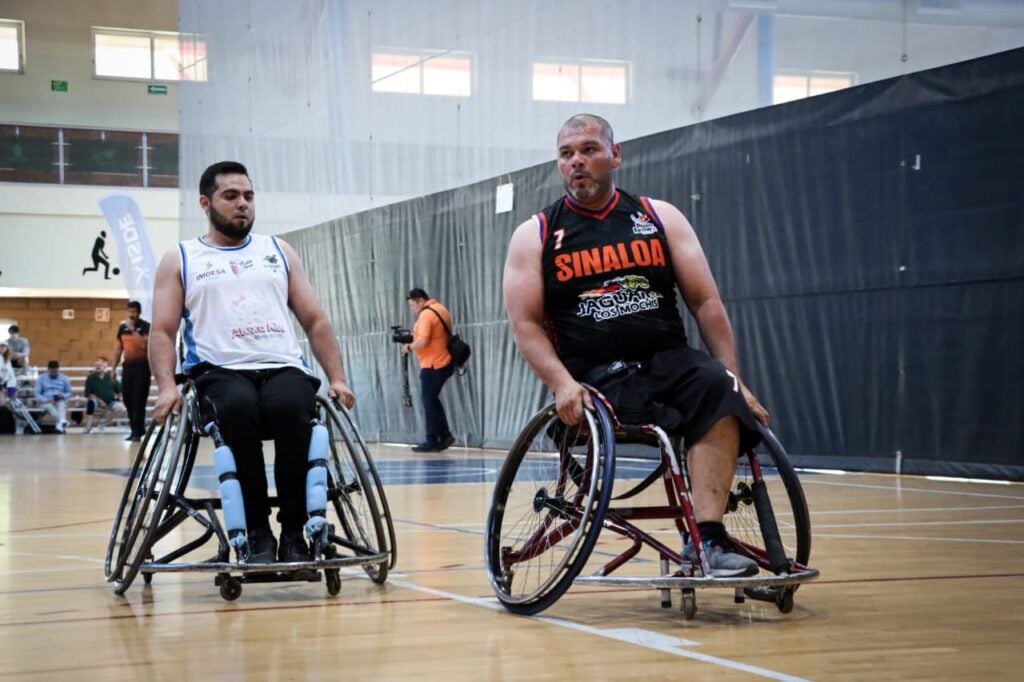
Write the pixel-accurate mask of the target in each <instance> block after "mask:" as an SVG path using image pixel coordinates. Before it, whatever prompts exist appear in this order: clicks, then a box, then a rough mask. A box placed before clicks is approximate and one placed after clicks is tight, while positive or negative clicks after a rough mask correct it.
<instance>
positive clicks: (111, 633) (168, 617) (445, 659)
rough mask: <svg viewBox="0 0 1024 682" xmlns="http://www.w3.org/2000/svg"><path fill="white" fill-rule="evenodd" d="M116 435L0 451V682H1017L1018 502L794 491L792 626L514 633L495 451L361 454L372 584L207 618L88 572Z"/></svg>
mask: <svg viewBox="0 0 1024 682" xmlns="http://www.w3.org/2000/svg"><path fill="white" fill-rule="evenodd" d="M123 437H124V436H123V434H104V435H92V436H84V435H81V434H78V433H72V434H69V435H65V436H57V435H43V436H0V678H3V679H33V680H35V679H40V680H42V679H45V680H64V679H66V680H83V679H86V680H90V679H103V680H122V679H124V680H128V679H131V680H137V679H155V680H183V679H188V680H191V679H196V680H198V679H213V680H263V679H274V680H276V679H282V680H285V679H292V680H306V679H374V680H396V679H417V680H433V679H445V680H520V679H522V680H535V679H553V678H557V679H561V680H577V679H592V680H607V679H670V678H673V679H687V680H715V681H721V680H734V679H736V680H739V679H754V678H757V677H761V678H769V679H783V680H795V679H801V678H802V679H820V680H864V679H872V680H880V679H899V680H907V679H919V680H940V679H949V680H953V679H972V680H993V679H1006V680H1010V679H1020V675H1021V673H1020V670H1019V668H1017V666H1018V665H1019V654H1020V648H1021V645H1022V643H1024V486H1022V485H996V484H986V483H954V482H943V481H933V480H928V479H925V478H918V477H906V476H905V477H895V476H884V475H870V474H847V475H841V476H840V475H825V474H810V473H808V474H805V475H803V477H802V480H803V484H804V489H805V492H806V494H807V498H808V502H809V506H810V509H811V516H812V521H813V528H814V543H813V551H812V555H811V559H812V560H811V563H812V564H813V565H814V566H815V567H816V568H818V569H820V571H821V578H820V580H819V581H818V582H816V583H812V584H810V585H807V586H804V587H803V588H801V589H800V591H799V592H798V593H797V595H796V608H795V609H794V610H793V612H792V613H790V614H788V615H783V614H780V613H779V612H778V611H777V610H776V608H775V607H774V606H773V605H771V604H765V603H760V602H751V601H749V600H748V601H747V603H746V604H743V605H736V604H733V601H732V594H731V592H728V591H721V590H704V591H699V592H698V612H697V617H696V619H695V620H693V621H689V622H688V621H685V620H684V619H683V617H682V614H681V613H680V612H679V610H678V594H676V595H675V596H674V597H675V604H674V608H672V609H662V608H660V607H659V600H658V594H657V592H655V591H650V590H615V589H609V588H599V587H595V588H590V589H584V588H582V587H574V588H572V589H570V591H569V592H568V593H567V594H566V595H565V596H564V597H562V599H561V600H560V601H559V602H558V603H557V604H555V606H554V607H552V608H551V609H549V610H548V611H546V612H544V613H543V614H541V615H540V616H538V617H534V618H522V617H517V616H513V615H511V614H508V613H507V612H504V611H503V610H502V609H501V607H500V606H498V605H497V602H496V601H495V599H494V598H493V593H492V592H491V589H490V586H489V585H488V583H487V576H486V573H485V570H484V567H483V525H484V518H485V515H486V512H487V506H488V502H489V499H490V494H491V488H492V481H493V478H494V475H495V473H496V471H497V469H498V467H499V466H500V463H501V453H499V452H494V451H480V450H464V449H458V448H455V449H452V450H450V451H448V452H446V453H444V454H443V455H430V456H417V455H413V454H412V453H410V452H409V451H408V450H407V449H405V448H398V447H387V446H375V447H374V448H373V450H374V457H375V460H376V461H377V463H378V467H379V468H380V469H381V472H382V474H383V476H384V478H385V483H386V486H387V492H388V496H389V499H390V502H391V506H392V510H393V514H394V517H395V519H396V530H397V533H398V551H399V560H398V566H397V567H396V569H395V571H394V572H393V574H392V576H391V578H390V579H389V581H388V583H387V584H386V585H383V586H377V585H374V584H372V583H371V582H369V581H368V580H366V579H365V578H363V577H361V575H362V574H361V573H360V572H350V573H349V574H348V575H347V576H343V577H345V579H344V582H343V586H342V591H341V594H340V595H338V596H337V597H329V596H328V595H327V594H326V590H325V588H324V585H323V583H277V584H260V585H246V586H245V588H244V591H243V594H242V596H241V598H240V599H239V600H237V601H235V602H225V601H223V600H222V599H221V598H220V596H219V593H218V590H217V588H215V587H214V586H213V577H212V575H210V574H199V573H174V574H158V575H156V576H155V578H154V580H153V584H152V585H151V586H149V587H145V586H144V585H143V583H142V580H141V578H140V579H138V580H137V581H136V582H135V584H133V585H132V587H131V589H129V591H128V593H127V594H126V595H125V596H124V597H118V596H116V595H114V594H113V593H112V592H111V591H110V588H109V586H108V585H107V584H106V583H105V582H104V581H103V555H104V553H105V549H106V545H107V540H108V536H109V532H110V524H111V520H112V516H113V514H114V511H115V508H116V505H117V501H118V499H119V496H120V495H121V492H122V490H123V488H124V485H125V478H124V473H125V470H126V468H127V467H128V466H129V465H130V463H131V453H130V450H129V444H128V443H125V442H123V440H122V439H123ZM204 447H208V444H204ZM267 448H268V454H269V452H270V451H271V450H272V446H271V445H270V444H267ZM200 461H201V462H203V461H205V462H206V463H209V459H208V458H207V459H205V460H204V459H203V456H202V455H201V456H200ZM209 480H212V479H208V478H207V479H202V478H201V477H200V478H197V479H194V480H193V483H195V484H196V486H197V487H199V488H203V487H213V486H211V485H209V484H208V481H209ZM204 481H205V482H204ZM655 527H656V526H655ZM665 532H666V533H669V532H671V531H668V530H666V531H665ZM612 543H616V544H614V545H613V544H612ZM613 546H618V541H617V540H615V539H614V536H611V535H605V536H603V538H602V540H601V544H600V545H599V547H598V549H599V550H600V549H602V548H604V549H607V548H610V547H613ZM210 548H212V546H209V547H206V548H202V549H200V550H199V551H200V552H205V551H206V550H207V549H210ZM206 553H207V554H209V553H210V552H206ZM643 556H645V555H644V554H641V557H643ZM648 566H649V568H648ZM655 566H656V563H650V564H647V565H646V566H645V565H644V564H642V563H640V564H637V567H638V568H639V570H640V572H641V573H643V572H644V571H648V570H649V571H650V572H651V574H653V572H654V570H655V568H654V567H655ZM628 568H630V569H633V567H632V566H630V567H628ZM631 572H632V573H635V570H631Z"/></svg>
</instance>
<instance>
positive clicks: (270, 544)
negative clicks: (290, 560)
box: [248, 528, 277, 564]
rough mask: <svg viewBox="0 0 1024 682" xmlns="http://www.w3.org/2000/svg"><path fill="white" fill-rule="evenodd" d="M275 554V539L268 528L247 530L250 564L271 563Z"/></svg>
mask: <svg viewBox="0 0 1024 682" xmlns="http://www.w3.org/2000/svg"><path fill="white" fill-rule="evenodd" d="M276 554H277V540H276V539H274V534H273V533H272V532H270V529H269V528H254V529H253V530H250V531H249V562H248V563H250V564H272V563H274V556H275V555H276Z"/></svg>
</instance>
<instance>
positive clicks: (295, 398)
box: [195, 367, 320, 530]
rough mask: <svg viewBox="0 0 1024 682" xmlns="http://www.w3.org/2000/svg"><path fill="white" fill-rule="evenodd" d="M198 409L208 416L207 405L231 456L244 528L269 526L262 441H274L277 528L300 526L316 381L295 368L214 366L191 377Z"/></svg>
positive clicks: (303, 505)
mask: <svg viewBox="0 0 1024 682" xmlns="http://www.w3.org/2000/svg"><path fill="white" fill-rule="evenodd" d="M195 383H196V389H197V390H198V395H199V410H200V412H201V413H202V414H203V416H204V418H206V417H207V416H208V415H209V411H210V406H209V403H208V401H209V402H212V404H213V406H214V408H215V409H216V415H217V424H218V426H219V427H220V432H221V435H222V436H223V437H224V442H225V443H227V444H228V445H230V446H231V451H232V453H233V454H234V456H235V467H236V468H237V470H238V480H239V483H240V484H241V486H242V497H243V498H244V499H245V524H246V526H247V527H248V528H249V529H250V530H252V529H254V528H267V527H269V525H270V522H269V517H270V502H269V499H268V493H267V471H266V464H265V463H264V460H263V442H262V441H263V439H264V438H268V439H269V438H272V439H273V440H274V453H275V454H274V481H275V483H276V485H277V497H278V502H279V504H280V507H281V509H280V511H279V512H278V514H277V520H278V521H279V522H280V524H281V527H282V528H288V529H290V530H297V529H300V528H301V527H302V526H303V524H305V522H306V518H307V514H306V468H307V467H306V462H307V459H308V456H309V439H310V434H311V433H312V421H313V418H314V417H315V416H316V390H317V388H319V387H320V380H319V379H317V378H316V377H312V376H310V375H308V374H306V373H305V372H303V371H302V370H300V369H298V368H296V367H279V368H274V369H257V370H230V369H224V368H222V367H214V368H212V369H209V370H208V371H206V372H204V373H203V374H201V375H200V376H198V377H197V378H196V379H195Z"/></svg>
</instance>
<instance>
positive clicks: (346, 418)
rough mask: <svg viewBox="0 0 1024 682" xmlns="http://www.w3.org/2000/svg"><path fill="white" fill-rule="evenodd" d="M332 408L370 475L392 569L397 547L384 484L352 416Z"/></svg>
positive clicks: (340, 408)
mask: <svg viewBox="0 0 1024 682" xmlns="http://www.w3.org/2000/svg"><path fill="white" fill-rule="evenodd" d="M332 408H333V409H334V411H335V412H337V413H338V415H339V417H340V421H341V422H342V423H343V424H344V425H345V426H346V427H347V429H346V433H347V434H348V435H349V442H350V443H351V444H352V447H353V454H354V455H355V456H357V457H358V458H359V459H360V460H361V461H362V463H363V468H364V469H366V472H367V473H368V474H370V479H371V483H373V486H372V492H373V495H374V496H375V497H376V500H377V510H378V511H379V512H380V514H381V517H382V518H381V520H382V521H383V523H384V530H385V531H386V532H387V545H386V546H385V549H386V551H387V553H388V556H389V557H390V558H389V560H388V568H394V567H395V561H396V560H397V557H398V546H397V545H396V543H395V523H394V520H393V519H392V518H391V505H389V504H388V498H387V495H386V494H385V492H384V484H383V483H382V482H381V480H380V474H379V473H378V472H377V465H376V464H374V462H373V457H371V456H370V448H369V447H367V445H366V441H365V440H363V435H362V434H361V433H360V432H359V429H358V428H356V424H355V421H354V420H353V419H352V414H351V413H350V412H349V411H348V410H347V409H345V408H344V407H343V406H340V405H339V406H337V407H335V406H334V405H332Z"/></svg>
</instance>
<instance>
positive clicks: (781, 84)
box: [772, 71, 857, 104]
mask: <svg viewBox="0 0 1024 682" xmlns="http://www.w3.org/2000/svg"><path fill="white" fill-rule="evenodd" d="M856 84H857V74H855V73H843V72H833V71H804V72H798V71H784V72H779V73H776V74H775V78H774V79H773V81H772V104H782V103H783V102H792V101H793V100H797V99H803V98H805V97H813V96H814V95H823V94H825V93H826V92H835V91H836V90H843V89H845V88H848V87H850V86H851V85H856Z"/></svg>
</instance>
